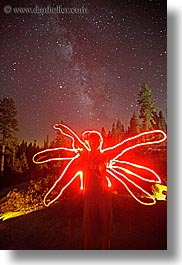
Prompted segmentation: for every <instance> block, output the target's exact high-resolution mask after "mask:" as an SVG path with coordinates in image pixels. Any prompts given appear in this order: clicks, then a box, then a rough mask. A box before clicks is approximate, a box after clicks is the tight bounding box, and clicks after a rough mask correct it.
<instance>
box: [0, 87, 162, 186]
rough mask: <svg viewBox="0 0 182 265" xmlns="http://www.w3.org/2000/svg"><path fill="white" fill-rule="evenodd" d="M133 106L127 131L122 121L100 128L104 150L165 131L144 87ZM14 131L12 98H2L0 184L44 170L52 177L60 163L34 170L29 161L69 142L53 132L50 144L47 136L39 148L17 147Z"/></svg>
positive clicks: (148, 92) (34, 144)
mask: <svg viewBox="0 0 182 265" xmlns="http://www.w3.org/2000/svg"><path fill="white" fill-rule="evenodd" d="M137 103H138V106H139V110H138V112H137V113H136V112H133V114H132V117H131V118H130V121H129V126H128V128H124V125H123V123H122V121H121V120H120V119H119V118H118V120H117V121H116V122H115V123H113V124H112V125H111V129H110V130H109V131H106V130H105V128H104V127H103V128H102V129H101V134H102V136H103V139H104V144H105V146H104V147H106V146H111V145H113V144H115V143H117V142H120V141H121V140H123V139H125V138H127V137H131V136H133V135H136V134H138V133H140V132H143V131H148V130H155V129H160V130H163V131H165V132H166V131H167V123H166V120H165V117H164V114H163V113H162V111H161V110H158V108H157V107H156V101H155V100H154V99H153V97H152V91H151V89H150V88H149V86H148V85H147V84H146V83H144V84H143V85H142V87H141V89H140V91H139V93H138V98H137ZM61 122H63V121H61ZM18 131H19V128H18V120H17V111H16V106H15V102H14V101H13V99H12V98H3V99H1V100H0V164H1V179H0V184H1V182H2V180H4V181H5V182H6V184H8V185H9V184H12V183H13V182H15V183H16V181H17V176H19V180H21V178H22V180H21V181H26V180H28V179H33V178H38V177H40V176H43V175H46V174H47V169H48V168H49V169H51V173H53V174H54V171H55V172H56V168H57V167H60V166H61V165H60V163H51V164H44V165H38V166H37V165H35V164H34V163H33V161H32V157H33V155H34V154H35V153H37V152H39V151H40V150H43V149H46V148H51V147H59V146H67V145H68V144H69V139H66V138H65V136H63V135H61V134H60V133H59V132H58V131H57V135H56V138H55V139H54V140H53V141H50V140H49V137H48V136H47V138H46V139H45V140H44V145H43V146H39V145H37V143H36V140H35V141H34V142H31V143H27V142H26V141H25V140H23V141H22V142H21V143H18V141H17V137H16V134H17V132H18ZM53 164H54V165H53ZM13 177H14V178H13ZM13 179H14V181H13ZM6 184H5V185H6Z"/></svg>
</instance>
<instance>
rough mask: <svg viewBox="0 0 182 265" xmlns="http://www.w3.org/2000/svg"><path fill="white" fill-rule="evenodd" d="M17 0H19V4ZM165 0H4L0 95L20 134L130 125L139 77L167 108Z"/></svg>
mask: <svg viewBox="0 0 182 265" xmlns="http://www.w3.org/2000/svg"><path fill="white" fill-rule="evenodd" d="M21 2H22V3H23V4H21ZM6 5H9V6H11V7H13V8H14V7H31V8H35V7H36V6H39V7H47V6H48V5H49V6H51V7H56V5H61V6H62V7H65V8H69V7H70V8H83V7H84V8H85V10H86V11H85V12H83V13H81V14H76V13H75V14H62V13H39V14H26V13H25V14H23V13H20V14H17V13H16V14H15V13H14V12H13V11H12V12H11V13H8V14H7V13H5V12H3V8H4V6H6ZM166 30H167V3H166V1H163V0H122V1H116V0H113V1H109V0H108V1H94V0H93V1H91V0H90V1H61V0H60V1H46V0H45V1H31V3H30V1H19V2H18V3H17V4H16V1H8V3H7V1H1V10H0V34H1V40H0V50H1V54H0V98H2V97H12V98H13V99H14V101H15V104H16V107H17V111H18V121H19V128H20V132H19V133H18V137H19V139H20V140H21V139H23V138H24V139H25V140H28V141H33V140H34V139H36V140H37V141H38V142H41V141H43V139H45V137H46V135H47V134H49V135H50V136H51V137H53V136H54V135H55V133H54V131H53V129H52V125H53V124H54V123H57V122H59V120H60V119H63V120H64V121H65V123H66V124H67V125H70V126H71V128H72V129H74V130H75V131H76V132H78V133H81V132H82V131H83V130H85V129H98V130H100V129H101V128H102V127H103V126H104V127H105V128H106V130H108V129H110V128H111V126H112V123H113V122H115V121H117V119H120V120H121V121H122V122H123V124H124V126H125V127H126V128H127V126H128V124H129V120H130V118H131V115H132V113H133V111H138V110H139V107H138V106H137V102H136V99H137V94H138V92H139V88H140V87H141V85H142V84H143V83H144V82H147V84H148V85H149V87H150V88H151V89H152V94H153V97H154V99H156V100H157V106H158V108H159V110H162V111H163V113H164V115H165V113H166V93H167V92H166V91H167V81H166V72H167V71H166V61H167V51H166V49H167V43H166V38H167V37H166V35H167V32H166Z"/></svg>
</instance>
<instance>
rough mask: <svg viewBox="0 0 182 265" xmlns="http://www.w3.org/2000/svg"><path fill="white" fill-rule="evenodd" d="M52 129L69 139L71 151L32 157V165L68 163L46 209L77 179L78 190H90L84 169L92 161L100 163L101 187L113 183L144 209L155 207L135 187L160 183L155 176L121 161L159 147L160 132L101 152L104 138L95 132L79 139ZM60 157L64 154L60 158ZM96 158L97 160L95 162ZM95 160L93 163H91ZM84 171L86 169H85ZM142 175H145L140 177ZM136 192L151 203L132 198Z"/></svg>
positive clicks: (62, 149) (68, 131) (162, 135)
mask: <svg viewBox="0 0 182 265" xmlns="http://www.w3.org/2000/svg"><path fill="white" fill-rule="evenodd" d="M53 127H54V129H56V130H59V132H60V133H61V134H62V135H64V136H66V137H68V138H70V139H71V142H72V144H71V148H66V147H58V148H52V149H46V150H43V151H41V152H38V153H37V154H35V155H34V157H33V162H34V163H36V164H42V163H48V162H51V161H67V165H66V167H65V168H64V170H63V171H62V173H61V175H60V177H59V178H58V179H57V181H56V182H55V183H54V185H53V186H52V187H51V188H50V190H49V191H48V192H47V194H46V195H45V198H44V204H45V205H46V206H49V205H50V204H52V203H54V202H55V201H56V200H58V199H59V198H60V196H61V195H62V194H63V192H64V190H65V189H67V188H68V187H69V185H70V184H71V183H72V182H73V181H74V180H75V179H76V178H79V179H80V189H81V190H84V191H86V190H87V189H89V187H88V185H87V179H86V177H85V175H86V174H87V172H86V170H87V166H86V164H87V163H89V161H88V159H90V157H92V159H91V160H90V162H91V161H92V162H93V163H96V161H97V160H99V161H102V162H101V163H100V162H99V163H100V164H99V170H102V171H103V174H105V175H104V176H103V174H102V178H103V185H107V187H108V188H110V187H111V186H112V181H113V180H114V181H115V182H118V183H119V184H120V183H121V184H123V185H124V187H125V188H126V189H127V190H128V192H129V193H130V195H131V196H132V197H133V198H134V199H135V200H137V201H138V202H139V203H141V204H144V205H153V204H155V203H156V200H155V198H153V196H152V195H151V194H150V193H149V192H147V191H146V190H145V189H144V188H142V187H141V186H140V185H138V184H137V183H138V182H139V181H140V183H141V181H142V182H150V183H161V179H160V177H159V176H158V174H157V173H156V172H155V171H154V170H152V169H150V168H148V167H146V166H143V165H140V164H136V163H133V162H132V161H125V160H123V159H122V158H123V156H124V154H126V153H128V152H131V151H132V150H134V149H137V148H139V147H141V146H150V145H156V144H159V143H162V142H163V141H165V140H166V134H165V133H164V132H163V131H161V130H153V131H149V132H143V133H140V134H138V135H136V136H133V137H130V138H128V139H125V140H124V141H122V142H120V143H118V144H116V145H114V146H112V147H108V148H105V149H103V137H102V135H101V133H100V132H98V131H95V130H89V131H84V132H83V134H82V139H80V138H79V137H78V136H77V134H76V133H75V132H74V131H72V130H71V129H70V128H69V127H68V126H66V125H64V124H56V125H54V126H53ZM60 154H64V155H65V156H64V157H62V156H60ZM98 157H99V158H98ZM94 160H95V161H94ZM84 167H85V168H84ZM142 175H145V177H143V176H142ZM58 186H59V189H60V191H59V194H58V195H57V196H56V197H54V198H53V197H52V194H53V193H54V190H55V189H56V188H57V187H58ZM134 189H135V190H138V191H140V192H142V193H143V194H145V195H146V197H148V198H149V199H150V202H145V201H142V199H141V198H138V197H137V196H136V195H135V192H134V191H133V190H134Z"/></svg>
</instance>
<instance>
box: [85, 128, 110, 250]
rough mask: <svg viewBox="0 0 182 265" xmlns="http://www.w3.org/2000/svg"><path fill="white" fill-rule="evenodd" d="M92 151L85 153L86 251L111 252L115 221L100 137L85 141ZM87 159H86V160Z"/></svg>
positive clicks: (90, 135)
mask: <svg viewBox="0 0 182 265" xmlns="http://www.w3.org/2000/svg"><path fill="white" fill-rule="evenodd" d="M83 140H84V141H85V142H86V143H87V144H88V145H89V147H90V149H91V151H90V152H85V154H83V156H82V159H83V164H84V172H85V178H84V179H85V183H84V187H85V190H84V217H83V241H84V249H109V247H110V232H111V222H112V193H111V192H110V190H109V189H108V183H107V180H106V178H105V176H106V161H105V160H104V157H103V155H102V153H101V152H100V143H101V138H100V136H99V135H98V134H97V133H93V132H91V133H88V134H85V135H84V139H83ZM85 156H87V157H85ZM85 161H87V162H85Z"/></svg>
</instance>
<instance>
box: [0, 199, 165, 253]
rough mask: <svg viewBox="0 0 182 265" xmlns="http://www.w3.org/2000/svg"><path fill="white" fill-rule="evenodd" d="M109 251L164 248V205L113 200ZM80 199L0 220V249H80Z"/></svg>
mask: <svg viewBox="0 0 182 265" xmlns="http://www.w3.org/2000/svg"><path fill="white" fill-rule="evenodd" d="M113 205H114V206H113V220H114V221H113V229H112V230H113V232H112V237H111V249H166V248H167V246H166V244H167V243H166V242H167V233H166V230H167V203H166V201H158V202H157V204H156V205H154V206H142V205H141V204H139V203H137V202H136V201H134V200H133V199H132V198H128V197H122V196H120V197H118V196H116V195H114V198H113ZM82 213H83V204H82V200H81V199H80V198H79V197H77V198H72V200H69V201H68V200H65V201H62V203H61V204H60V203H59V204H58V203H57V204H55V205H54V206H52V207H49V208H46V209H44V210H41V211H37V212H33V213H30V214H28V215H25V216H20V217H16V218H13V219H9V220H6V221H4V222H3V221H0V249H81V225H82Z"/></svg>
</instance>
